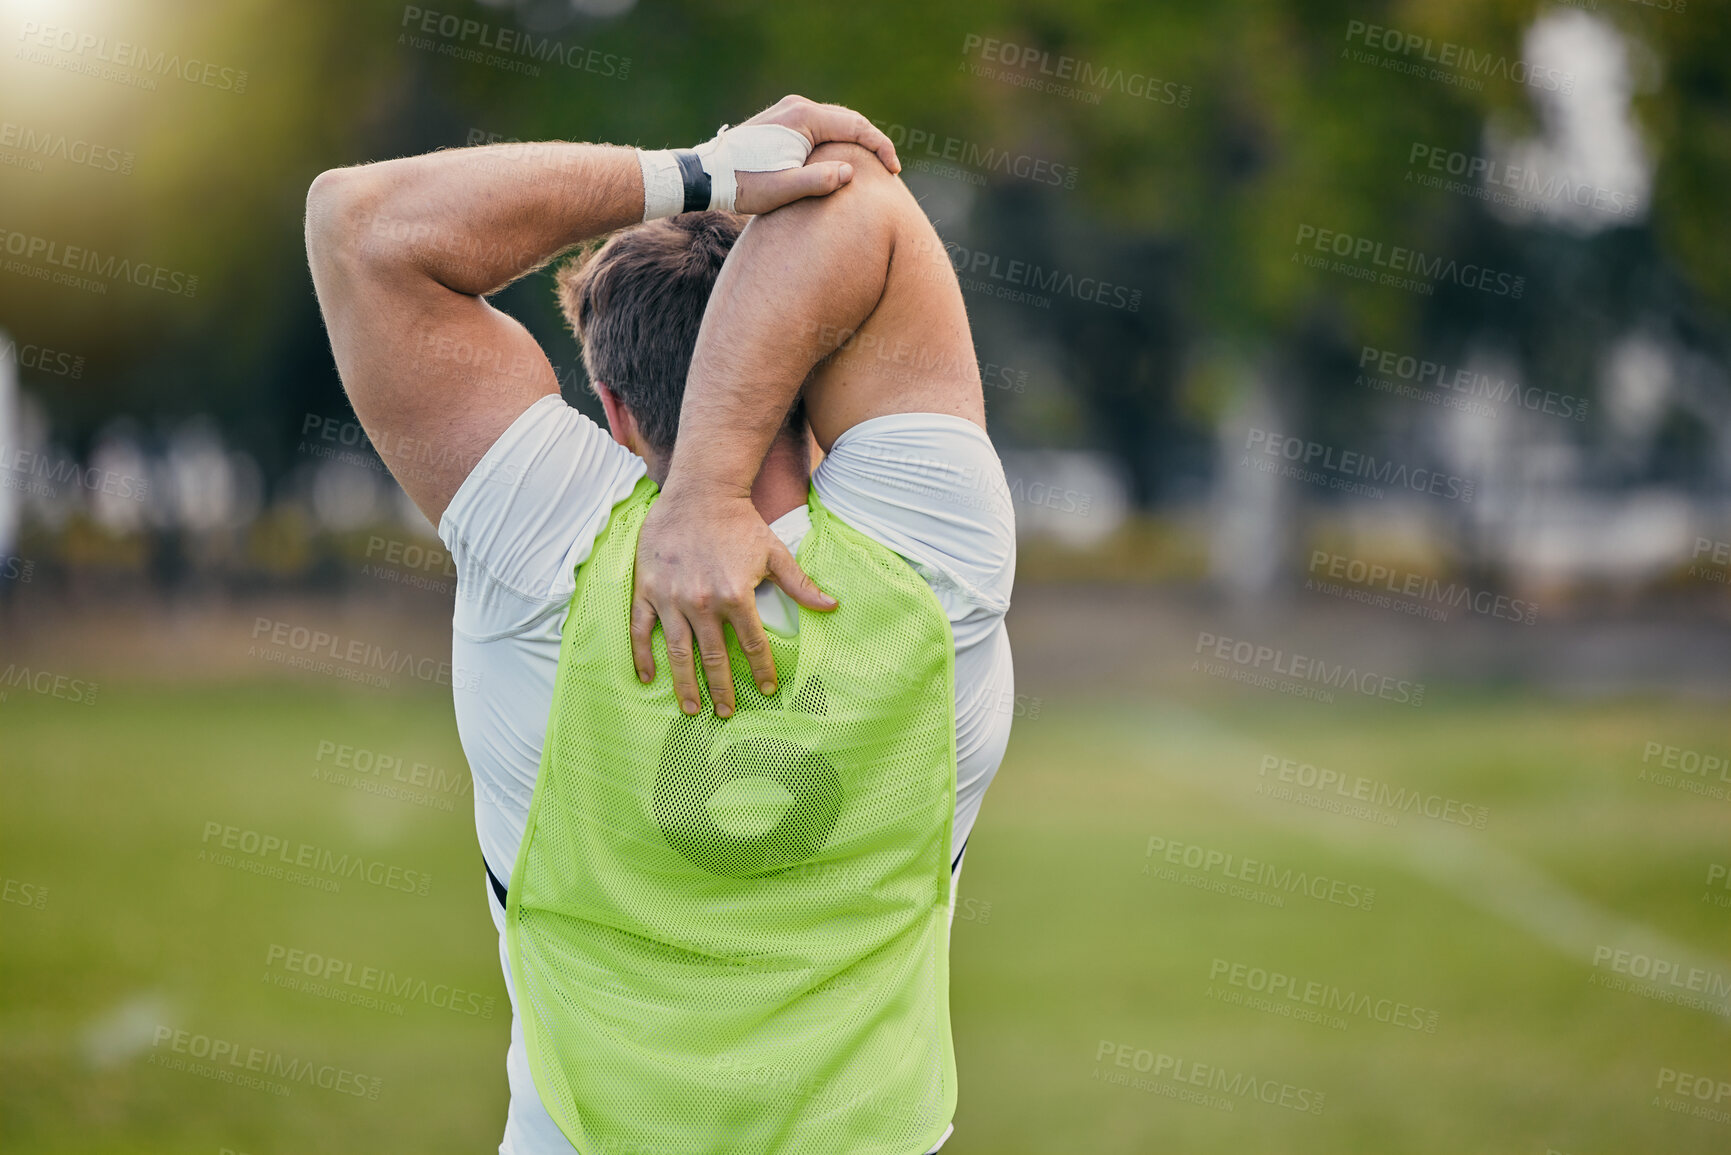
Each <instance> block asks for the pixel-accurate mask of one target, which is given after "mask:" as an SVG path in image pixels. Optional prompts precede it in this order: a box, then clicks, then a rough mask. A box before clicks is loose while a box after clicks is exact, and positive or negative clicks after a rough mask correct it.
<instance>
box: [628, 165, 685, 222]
mask: <svg viewBox="0 0 1731 1155" xmlns="http://www.w3.org/2000/svg"><path fill="white" fill-rule="evenodd" d="M637 164H638V167H639V168H641V169H642V170H643V219H644V220H646V221H655V220H660V219H661V218H662V217H671V216H676V215H677V214H679V213H682V212H684V211H685V184H684V182H683V181H682V180H681V178H680V176H679V161H678V159H677V157H676V155H675V153H674V151H673V150H672V149H670V148H663V149H656V150H655V151H653V152H651V151H649V150H647V149H641V148H640V149H638V150H637Z"/></svg>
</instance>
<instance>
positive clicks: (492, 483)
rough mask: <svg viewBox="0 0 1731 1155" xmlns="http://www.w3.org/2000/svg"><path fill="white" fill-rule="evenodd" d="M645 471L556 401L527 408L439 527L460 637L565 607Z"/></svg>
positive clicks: (488, 633) (503, 629) (498, 632)
mask: <svg viewBox="0 0 1731 1155" xmlns="http://www.w3.org/2000/svg"><path fill="white" fill-rule="evenodd" d="M644 472H645V466H644V463H643V459H642V458H641V457H638V456H637V455H636V454H635V453H632V452H631V451H630V450H628V449H626V448H624V447H623V446H621V445H620V444H619V443H618V442H616V441H614V440H613V439H612V438H611V437H609V436H608V435H607V433H606V432H605V431H603V430H602V429H601V427H600V426H598V425H596V424H595V423H594V422H593V421H591V420H589V418H587V417H585V416H584V415H583V414H582V413H580V412H578V411H577V410H575V409H573V408H572V407H571V406H569V405H567V404H566V403H565V400H564V398H562V397H560V396H558V395H557V394H549V395H548V396H546V397H543V398H541V400H539V401H537V402H535V404H533V405H531V406H529V408H528V409H526V410H524V411H523V413H522V414H521V415H519V416H518V418H517V420H515V421H513V422H512V423H511V426H510V428H508V429H506V430H505V432H504V433H503V434H501V435H500V437H499V439H498V440H497V441H496V442H494V443H493V446H492V448H490V449H489V450H487V452H486V454H485V455H484V456H483V457H482V458H481V460H480V462H479V463H477V465H476V466H475V469H474V471H473V472H472V473H470V474H469V476H468V478H467V479H465V480H464V482H463V484H462V486H461V487H460V488H459V489H458V490H457V494H456V496H455V497H453V498H452V499H451V504H450V506H449V507H447V508H446V510H445V516H444V517H442V518H440V519H439V539H440V540H441V541H443V542H444V543H445V546H446V547H447V548H448V549H449V550H450V551H451V561H452V563H453V564H454V565H455V567H456V570H457V607H456V613H455V617H454V619H453V625H454V626H455V628H456V631H457V633H458V634H459V635H464V636H467V637H469V638H472V639H475V640H477V641H485V640H488V639H491V638H499V637H505V636H508V635H511V634H514V633H519V632H521V631H522V630H524V629H526V628H528V627H529V626H530V625H532V624H533V623H534V622H536V621H537V620H539V619H540V618H542V617H543V616H545V615H546V614H547V613H548V612H550V611H551V610H552V609H554V608H558V609H563V608H564V607H565V605H566V604H567V603H568V602H569V601H570V600H571V591H572V590H573V589H574V588H575V583H574V580H573V576H572V575H573V571H574V570H575V569H576V568H577V565H578V563H580V562H582V561H583V560H584V559H585V558H587V557H588V556H589V551H590V549H591V548H592V547H593V546H594V544H595V538H596V537H597V536H598V535H599V534H600V532H601V530H602V529H603V528H604V527H605V526H606V524H607V517H608V514H609V513H611V512H612V509H613V507H614V506H615V505H617V504H618V503H619V502H621V501H623V500H625V498H627V497H629V496H630V495H631V490H632V488H633V487H634V486H635V485H636V484H637V481H638V479H639V478H641V477H642V476H643V475H644Z"/></svg>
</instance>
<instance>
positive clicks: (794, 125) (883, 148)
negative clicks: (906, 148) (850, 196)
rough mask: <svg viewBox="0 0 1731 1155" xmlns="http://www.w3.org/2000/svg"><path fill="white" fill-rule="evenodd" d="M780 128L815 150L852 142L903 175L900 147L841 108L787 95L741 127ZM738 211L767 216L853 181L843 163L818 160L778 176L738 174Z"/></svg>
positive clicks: (865, 121) (849, 166) (865, 122)
mask: <svg viewBox="0 0 1731 1155" xmlns="http://www.w3.org/2000/svg"><path fill="white" fill-rule="evenodd" d="M752 124H779V125H781V126H782V127H783V128H791V129H793V130H794V131H795V132H797V133H799V134H800V135H801V136H803V137H805V138H806V140H808V141H810V142H811V144H812V146H813V147H815V146H817V145H820V144H824V143H826V142H829V141H850V142H852V143H854V144H858V145H860V146H862V147H864V148H868V149H870V150H871V151H872V152H874V153H876V154H877V157H878V159H879V160H881V161H882V162H883V165H884V167H885V168H887V169H888V170H889V171H890V172H900V171H901V170H902V162H901V161H900V160H899V159H898V158H897V157H896V146H895V145H894V144H892V143H891V142H890V138H889V137H887V136H885V135H884V134H883V133H882V132H881V131H879V130H878V129H877V128H876V127H875V126H874V125H873V124H872V122H871V121H869V120H867V119H866V118H865V117H863V116H861V115H860V114H859V113H857V112H854V111H853V110H852V109H849V108H843V107H842V106H841V105H839V104H819V103H817V102H816V101H813V100H807V99H806V98H805V97H803V96H784V97H782V98H781V99H780V100H778V101H776V102H775V103H774V104H772V105H770V106H769V107H768V108H766V109H764V110H763V111H762V112H760V113H758V114H757V115H756V116H754V117H752V118H751V119H750V120H748V121H746V122H745V123H744V124H742V125H740V126H739V127H741V128H744V127H745V126H746V125H752ZM735 177H736V179H737V180H738V181H739V195H738V196H737V198H736V199H735V201H734V208H735V209H737V210H738V211H739V212H742V213H746V214H748V215H755V214H758V213H767V212H770V211H771V210H773V209H778V208H780V207H781V206H782V205H785V204H789V203H791V202H793V201H796V200H799V199H801V198H803V197H812V196H828V195H829V194H830V193H832V192H834V191H835V190H836V189H838V188H840V187H841V186H842V185H844V184H846V183H847V182H848V181H850V180H852V179H853V165H851V164H848V163H847V162H845V161H815V162H812V163H810V164H806V165H803V166H801V167H799V168H789V169H783V170H781V171H780V172H739V173H736V174H735Z"/></svg>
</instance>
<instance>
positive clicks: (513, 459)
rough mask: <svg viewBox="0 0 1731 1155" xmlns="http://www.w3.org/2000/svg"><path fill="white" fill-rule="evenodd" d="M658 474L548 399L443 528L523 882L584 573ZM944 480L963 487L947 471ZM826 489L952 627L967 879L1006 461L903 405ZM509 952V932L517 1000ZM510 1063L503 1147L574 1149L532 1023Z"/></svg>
mask: <svg viewBox="0 0 1731 1155" xmlns="http://www.w3.org/2000/svg"><path fill="white" fill-rule="evenodd" d="M643 476H644V464H643V461H642V459H640V458H638V457H636V456H634V455H633V454H630V453H628V452H626V451H625V450H623V449H622V448H620V447H619V446H618V445H616V444H614V443H613V442H612V441H611V440H610V439H608V438H607V436H606V435H605V434H604V433H603V432H602V431H601V430H600V429H599V428H597V427H596V426H595V425H594V424H593V423H592V422H590V421H589V420H588V419H587V418H586V417H584V416H582V415H581V414H580V413H578V412H577V411H575V410H573V409H571V408H570V407H569V406H567V405H565V403H564V402H563V401H562V400H560V399H559V398H556V397H549V398H546V399H544V400H542V401H540V402H537V403H536V405H535V406H533V407H532V408H531V409H530V410H529V411H528V412H526V413H524V414H523V416H522V417H521V418H519V419H518V421H517V422H515V423H514V424H513V425H512V427H511V428H510V429H508V430H507V431H506V433H505V434H504V436H502V437H501V438H500V439H499V441H498V442H497V443H496V444H495V445H494V446H493V448H492V449H491V450H489V452H488V454H487V456H486V457H485V458H483V460H482V461H481V463H480V464H479V465H478V466H477V468H476V469H475V471H474V472H473V473H472V474H471V476H470V478H469V480H467V481H466V482H464V484H463V486H462V487H461V488H460V489H459V491H458V493H457V495H456V497H455V498H454V499H453V501H452V502H451V505H450V508H449V509H448V510H447V512H446V514H445V517H444V518H443V519H442V521H441V523H440V527H439V528H440V536H441V537H442V538H443V539H444V541H445V543H446V545H447V546H448V547H449V548H450V550H451V555H452V558H453V560H454V562H455V564H456V567H457V572H458V587H457V603H456V613H455V618H454V643H453V662H454V665H455V666H456V667H457V668H460V669H462V670H463V671H464V673H465V678H464V679H462V681H463V682H464V684H466V685H467V684H474V685H477V686H478V687H479V691H478V692H470V691H468V690H459V691H457V692H456V693H455V698H456V711H457V723H458V729H459V733H460V735H461V737H462V741H463V746H464V750H465V753H466V754H467V756H468V760H469V764H470V768H471V771H472V773H473V775H474V779H475V817H476V830H477V833H478V835H479V838H480V842H481V847H482V853H483V857H484V859H485V860H486V862H487V865H488V867H489V870H490V871H491V872H492V873H493V875H494V876H495V878H497V879H498V881H499V882H500V883H501V884H504V885H507V886H508V885H509V883H510V872H511V869H512V867H513V865H514V863H515V862H516V859H517V852H518V848H519V845H520V843H521V840H522V836H523V831H524V827H525V822H526V819H527V814H528V805H529V801H530V798H531V797H532V795H533V792H534V789H535V784H536V778H537V774H538V770H539V767H540V763H541V754H542V749H543V743H544V741H545V734H546V726H547V720H548V717H549V714H550V711H551V707H552V702H553V685H554V678H555V673H556V669H557V663H558V654H559V646H560V628H561V626H562V625H563V623H564V620H565V610H566V608H567V607H568V605H569V603H570V599H571V594H572V592H573V589H574V586H575V578H576V573H577V571H578V569H579V566H580V563H582V562H584V561H586V560H587V559H588V557H589V556H590V551H591V549H592V548H593V544H594V542H595V539H596V538H597V537H598V536H599V535H600V533H601V532H602V530H603V529H604V527H605V525H606V522H607V519H608V517H609V516H610V514H611V512H612V509H613V507H614V506H615V505H616V504H617V503H618V502H619V501H622V500H624V499H625V498H626V497H628V496H629V494H630V493H631V491H632V490H633V488H634V487H635V486H636V484H637V482H638V480H639V479H640V478H642V477H643ZM945 478H948V480H949V484H942V483H941V482H942V481H943V479H945ZM813 484H814V485H815V486H816V488H817V490H818V493H819V494H820V496H821V497H822V499H823V500H824V502H825V503H826V505H827V506H828V507H829V508H830V509H831V510H832V511H833V512H834V513H835V514H836V516H837V517H839V518H841V519H842V520H843V521H845V522H847V523H848V524H849V525H851V526H853V527H854V528H855V529H857V530H859V531H860V532H861V533H864V534H865V535H867V536H868V537H871V538H873V539H874V540H876V541H879V542H881V543H883V544H884V545H885V546H887V547H888V548H889V549H890V550H892V551H894V552H895V553H896V554H898V555H899V556H901V557H903V558H905V559H907V561H908V562H909V563H911V564H912V565H913V566H914V568H915V571H916V572H917V573H919V575H920V576H921V577H922V579H923V580H924V581H925V583H926V584H927V585H929V586H930V587H931V589H932V591H933V593H934V595H935V596H936V599H937V602H938V604H939V606H940V607H941V608H942V610H943V613H944V616H945V618H946V619H947V621H948V623H949V625H950V630H951V634H952V638H953V645H954V651H955V671H956V673H955V698H956V714H955V717H956V753H957V776H956V809H955V814H954V819H953V828H952V830H953V832H952V845H953V850H952V858H953V859H954V862H953V864H952V866H953V869H952V880H954V879H955V878H959V871H960V864H961V858H962V856H963V853H964V851H965V846H966V841H967V837H968V834H969V832H970V831H971V830H972V827H973V823H974V820H975V818H976V816H977V815H978V813H979V808H980V803H981V801H982V799H983V797H984V794H985V790H986V787H987V786H988V785H989V784H990V782H991V779H992V776H993V774H994V773H995V772H996V770H997V767H998V764H999V762H1000V761H1001V760H1002V757H1003V752H1004V747H1005V744H1006V743H1007V741H1008V737H1009V731H1010V723H1011V704H1012V702H1013V700H1014V675H1013V671H1012V668H1011V663H1010V652H1009V642H1008V636H1007V634H1006V633H1005V630H1004V624H1003V618H1004V612H1005V610H1006V609H1007V607H1008V603H1009V597H1010V590H1011V581H1012V578H1013V575H1014V569H1015V537H1014V524H1013V519H1012V510H1011V504H1010V498H1009V493H1008V490H1007V488H1006V487H1005V485H1004V482H1003V473H1002V467H1001V466H1000V465H999V463H998V459H997V455H996V453H995V452H994V451H993V449H992V446H991V443H990V442H989V441H988V440H987V438H986V437H985V435H984V433H983V432H982V431H981V430H980V429H979V428H978V426H975V425H974V424H973V423H971V422H968V421H964V420H961V419H959V418H953V417H947V416H944V415H941V414H925V413H909V414H897V415H891V416H886V417H881V418H877V419H874V420H872V421H868V422H865V423H863V424H861V425H859V426H855V427H854V428H853V429H851V430H849V431H848V432H847V433H846V434H844V435H843V436H842V437H841V438H839V439H838V440H837V441H836V443H835V445H834V446H833V447H832V452H831V453H830V454H829V455H828V456H826V457H825V458H824V460H823V462H822V463H821V464H820V465H819V467H818V469H817V470H816V472H815V474H814V477H813ZM772 528H773V529H774V530H775V531H776V532H777V534H778V536H780V537H781V539H782V540H783V541H784V542H785V543H786V544H787V545H788V547H789V548H790V549H796V550H797V548H798V547H799V545H800V543H801V542H802V541H803V539H804V536H805V534H806V532H807V531H808V529H809V521H808V517H807V513H806V510H805V508H804V507H803V506H802V507H800V508H798V509H796V510H793V511H791V512H790V513H788V514H787V515H785V516H784V517H782V518H780V519H778V520H777V521H776V522H775V523H774V525H773V526H772ZM759 607H760V609H761V611H762V613H763V615H764V620H765V622H766V624H768V625H769V626H770V628H771V629H777V628H780V629H786V628H788V627H789V626H790V625H791V624H792V623H793V621H794V620H795V618H794V615H793V613H792V603H791V602H789V601H788V600H787V599H786V597H785V595H782V594H781V593H780V591H778V590H776V589H774V588H773V587H766V588H765V590H764V591H762V592H761V593H760V595H759ZM838 612H839V611H838ZM952 894H953V890H952ZM489 902H490V905H491V908H492V911H493V916H494V921H495V925H496V926H497V927H498V929H499V930H500V932H501V935H503V931H504V925H505V924H504V913H505V912H504V907H503V904H502V902H501V901H500V899H499V896H498V895H497V893H495V894H494V896H493V897H492V898H491V899H490V900H489ZM503 946H504V943H503V939H501V962H502V963H504V964H505V965H506V967H507V978H508V982H507V985H508V986H510V987H511V991H512V997H513V1000H514V999H515V997H516V990H515V987H514V986H511V984H510V983H509V967H508V959H506V958H505V952H504V950H503ZM514 1009H516V1010H517V1011H518V1012H519V1013H520V1012H521V1008H514ZM507 1069H508V1071H509V1073H510V1080H511V1089H512V1106H511V1117H510V1122H509V1124H508V1126H507V1132H506V1134H507V1144H506V1149H507V1150H514V1149H521V1150H524V1151H531V1150H532V1151H542V1150H551V1151H559V1150H566V1149H568V1147H569V1145H568V1144H567V1143H566V1142H565V1140H564V1138H563V1136H562V1135H561V1134H560V1132H559V1131H558V1129H557V1128H556V1127H555V1126H554V1125H553V1123H552V1120H551V1119H550V1117H549V1116H548V1115H547V1113H546V1111H545V1109H544V1107H543V1106H542V1104H541V1102H540V1100H539V1096H538V1094H537V1092H536V1089H535V1086H534V1083H533V1079H532V1077H531V1075H530V1072H529V1069H528V1062H527V1054H526V1051H525V1045H524V1039H523V1034H522V1028H521V1024H520V1022H514V1025H513V1032H512V1048H511V1052H510V1054H509V1056H508V1059H507Z"/></svg>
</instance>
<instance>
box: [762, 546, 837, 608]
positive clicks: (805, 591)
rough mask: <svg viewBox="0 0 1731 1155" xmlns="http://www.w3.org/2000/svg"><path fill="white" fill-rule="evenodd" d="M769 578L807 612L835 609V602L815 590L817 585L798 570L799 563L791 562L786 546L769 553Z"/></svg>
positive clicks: (791, 557) (802, 571)
mask: <svg viewBox="0 0 1731 1155" xmlns="http://www.w3.org/2000/svg"><path fill="white" fill-rule="evenodd" d="M778 544H779V543H778ZM769 576H770V577H772V578H774V579H775V584H776V585H778V586H780V587H781V588H782V590H783V591H784V592H785V593H786V594H787V596H788V597H790V598H792V599H793V600H794V601H796V602H798V603H799V604H800V605H802V606H804V607H805V608H806V609H808V610H833V609H835V607H836V604H837V603H836V600H835V599H834V598H832V597H830V596H829V595H828V594H826V593H824V592H823V591H822V590H820V589H818V588H817V583H816V582H814V581H812V580H811V579H810V578H809V577H807V576H806V575H805V571H804V570H802V569H800V568H799V563H798V562H797V561H794V560H793V554H791V553H789V552H788V549H787V547H786V546H781V548H779V549H773V550H771V551H770V554H769Z"/></svg>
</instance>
